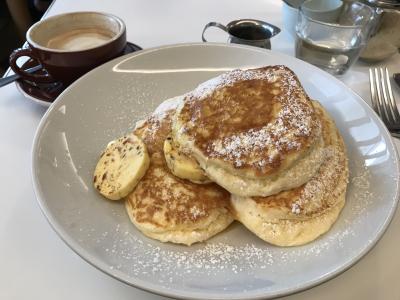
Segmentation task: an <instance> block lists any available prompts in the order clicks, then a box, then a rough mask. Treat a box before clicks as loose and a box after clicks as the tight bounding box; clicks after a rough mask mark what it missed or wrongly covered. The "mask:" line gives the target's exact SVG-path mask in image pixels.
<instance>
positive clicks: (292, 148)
mask: <svg viewBox="0 0 400 300" xmlns="http://www.w3.org/2000/svg"><path fill="white" fill-rule="evenodd" d="M172 128H173V130H172V135H173V139H174V141H176V142H177V143H178V144H179V146H180V147H181V149H182V151H184V152H185V153H187V154H189V155H190V156H192V157H194V158H195V159H196V160H197V161H198V162H199V164H200V166H201V167H202V168H203V169H204V170H205V172H206V174H207V176H208V177H209V178H210V179H211V180H213V181H215V182H216V183H218V184H219V185H221V186H223V187H224V188H226V189H227V190H228V191H230V192H231V193H233V194H237V195H241V196H267V195H271V194H274V193H277V192H280V191H281V190H285V189H290V188H294V187H297V186H300V185H302V184H304V183H305V182H307V181H308V180H309V179H310V178H311V177H312V176H313V175H314V174H315V172H316V171H317V170H318V168H319V166H320V164H321V163H322V160H323V157H322V155H321V151H320V149H321V148H322V147H323V144H322V143H323V141H322V140H321V139H320V132H321V124H320V122H319V119H318V118H316V114H315V111H314V108H313V105H312V104H311V101H310V100H309V98H308V96H307V95H306V93H305V91H304V90H303V88H302V86H301V84H300V82H299V80H298V79H297V77H296V75H295V74H294V73H293V72H292V71H291V70H290V69H288V68H287V67H284V66H270V67H264V68H259V69H251V70H234V71H231V72H227V73H224V74H222V75H220V76H219V77H216V78H214V79H211V80H210V81H207V82H205V83H203V84H202V85H200V86H199V87H198V88H196V89H195V90H194V91H192V92H190V93H188V94H186V95H185V96H184V100H183V101H182V103H181V104H180V106H179V107H178V110H177V113H176V115H175V118H174V122H173V124H172ZM302 160H305V161H304V162H303V165H302V169H303V171H302V172H301V176H297V175H295V176H292V175H291V172H292V171H293V168H294V167H295V166H296V165H298V164H300V163H301V162H302ZM297 172H298V170H297ZM296 174H297V173H296Z"/></svg>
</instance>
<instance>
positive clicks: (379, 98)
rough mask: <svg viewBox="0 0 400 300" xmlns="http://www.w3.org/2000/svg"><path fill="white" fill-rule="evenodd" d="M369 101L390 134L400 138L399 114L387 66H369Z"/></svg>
mask: <svg viewBox="0 0 400 300" xmlns="http://www.w3.org/2000/svg"><path fill="white" fill-rule="evenodd" d="M369 81H370V87H371V102H372V107H373V109H374V110H375V112H376V113H377V114H378V115H379V117H380V118H381V119H382V121H383V123H385V125H386V127H387V129H388V130H389V131H390V133H391V135H392V136H394V137H397V138H400V114H399V110H398V109H397V106H396V101H395V100H394V97H393V92H392V86H391V84H390V77H389V71H388V69H387V68H385V70H384V69H383V68H379V69H378V68H370V69H369Z"/></svg>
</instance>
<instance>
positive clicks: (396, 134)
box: [390, 132, 400, 139]
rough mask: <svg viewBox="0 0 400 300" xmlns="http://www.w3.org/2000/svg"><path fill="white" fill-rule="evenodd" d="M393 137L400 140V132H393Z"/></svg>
mask: <svg viewBox="0 0 400 300" xmlns="http://www.w3.org/2000/svg"><path fill="white" fill-rule="evenodd" d="M390 134H391V135H392V137H395V138H398V139H400V132H391V133H390Z"/></svg>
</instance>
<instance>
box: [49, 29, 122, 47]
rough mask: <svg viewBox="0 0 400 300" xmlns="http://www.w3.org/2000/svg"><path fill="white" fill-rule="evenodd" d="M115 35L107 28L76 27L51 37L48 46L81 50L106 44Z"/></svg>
mask: <svg viewBox="0 0 400 300" xmlns="http://www.w3.org/2000/svg"><path fill="white" fill-rule="evenodd" d="M114 35H115V34H114V33H113V32H111V31H109V30H105V29H98V28H86V29H75V30H70V31H67V32H64V33H61V34H59V35H57V36H55V37H53V38H51V39H50V40H49V41H48V42H47V45H46V46H47V47H48V48H51V49H57V50H70V51H79V50H85V49H89V48H94V47H97V46H100V45H102V44H105V43H106V42H108V41H109V40H110V39H112V37H113V36H114Z"/></svg>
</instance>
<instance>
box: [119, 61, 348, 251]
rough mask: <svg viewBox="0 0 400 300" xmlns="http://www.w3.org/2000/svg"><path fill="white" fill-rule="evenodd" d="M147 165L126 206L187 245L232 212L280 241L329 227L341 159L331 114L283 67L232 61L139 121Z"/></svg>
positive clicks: (140, 220) (137, 218) (154, 230)
mask: <svg viewBox="0 0 400 300" xmlns="http://www.w3.org/2000/svg"><path fill="white" fill-rule="evenodd" d="M134 135H135V136H137V137H139V138H140V139H141V140H142V141H143V143H144V144H145V145H146V147H147V151H148V155H149V158H150V164H149V165H150V166H149V167H148V169H147V171H146V172H145V174H144V176H143V177H142V178H141V179H140V181H139V183H138V184H137V185H136V187H135V188H134V189H133V191H132V192H131V193H129V194H128V195H127V196H126V197H125V199H126V208H127V211H128V214H129V217H130V219H131V221H132V222H133V223H134V224H135V225H136V227H137V228H138V229H139V230H141V231H142V232H143V233H144V234H145V235H147V236H149V237H151V238H155V239H158V240H160V241H163V242H167V241H169V242H174V243H183V244H187V245H190V244H192V243H195V242H200V241H204V240H207V239H208V238H210V237H212V236H213V235H215V234H217V233H218V232H221V231H222V230H224V229H225V228H226V227H228V226H229V224H230V223H231V222H232V221H233V220H234V219H235V220H237V221H239V222H241V223H242V224H243V225H244V226H246V227H247V228H248V229H249V230H250V231H252V232H253V233H254V234H256V235H257V236H258V237H260V238H261V239H263V240H265V241H267V242H269V243H271V244H274V245H279V246H294V245H301V244H305V243H308V242H310V241H312V240H314V239H316V238H317V237H318V236H320V235H321V234H323V233H325V232H326V231H328V230H329V229H330V227H331V226H332V224H333V223H334V222H335V221H336V219H337V217H338V215H339V213H340V211H341V209H342V207H343V205H344V203H345V193H346V187H347V182H348V165H347V157H346V152H345V146H344V143H343V140H342V138H341V136H340V134H339V132H338V130H337V128H336V126H335V124H334V122H333V120H332V119H331V118H330V116H329V115H328V113H327V112H326V111H325V110H324V108H323V107H322V106H321V105H320V104H319V103H318V102H317V101H312V100H310V99H309V97H308V96H307V94H306V93H305V91H304V89H303V88H302V86H301V84H300V82H299V80H298V78H297V77H296V75H295V74H294V73H293V72H292V71H291V70H290V69H288V68H287V67H285V66H268V67H263V68H259V69H250V70H234V71H231V72H227V73H224V74H222V75H220V76H218V77H216V78H213V79H211V80H209V81H207V82H205V83H203V84H201V85H200V86H198V87H197V88H196V89H195V90H193V91H191V92H189V93H187V94H185V95H183V96H181V97H177V98H174V99H171V100H168V101H167V102H165V103H164V104H163V105H161V106H160V107H159V109H157V110H156V111H155V112H154V113H153V114H152V115H151V116H150V117H148V118H147V119H146V120H145V121H143V122H141V123H140V124H139V125H137V126H136V129H135V130H134Z"/></svg>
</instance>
